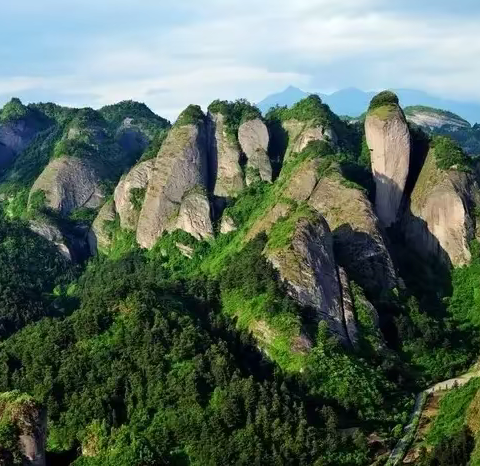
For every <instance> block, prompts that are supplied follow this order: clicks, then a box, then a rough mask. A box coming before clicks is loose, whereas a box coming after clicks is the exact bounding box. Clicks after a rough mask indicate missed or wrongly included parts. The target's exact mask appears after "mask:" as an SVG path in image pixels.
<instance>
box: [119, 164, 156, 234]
mask: <svg viewBox="0 0 480 466" xmlns="http://www.w3.org/2000/svg"><path fill="white" fill-rule="evenodd" d="M154 167H155V160H154V159H152V160H147V161H145V162H142V163H139V164H138V165H136V166H135V167H133V168H132V169H131V170H130V172H129V173H128V175H127V176H126V177H125V178H123V179H122V180H120V182H119V183H118V185H117V187H116V188H115V195H114V197H115V208H116V210H117V212H118V215H119V216H120V226H121V227H122V228H123V229H126V230H132V231H134V230H136V228H137V224H138V218H139V216H140V210H138V209H137V206H135V205H134V204H133V203H132V199H131V196H132V190H133V189H146V188H147V186H148V182H149V181H150V178H151V177H152V174H153V169H154Z"/></svg>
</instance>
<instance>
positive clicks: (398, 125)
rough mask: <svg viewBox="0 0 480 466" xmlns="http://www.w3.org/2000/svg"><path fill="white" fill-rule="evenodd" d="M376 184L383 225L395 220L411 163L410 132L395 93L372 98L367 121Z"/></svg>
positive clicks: (366, 132) (376, 206)
mask: <svg viewBox="0 0 480 466" xmlns="http://www.w3.org/2000/svg"><path fill="white" fill-rule="evenodd" d="M365 135H366V138H367V144H368V147H369V149H370V152H371V161H372V172H373V176H374V180H375V185H376V198H375V210H376V212H377V215H378V217H379V219H380V221H381V222H382V224H383V226H384V227H389V226H391V225H392V224H393V223H395V222H396V220H397V217H398V213H399V209H400V205H401V202H402V198H403V194H404V190H405V185H406V182H407V177H408V172H409V166H410V131H409V129H408V124H407V121H406V119H405V115H404V114H403V111H402V109H401V108H400V106H399V104H398V98H397V96H396V95H395V94H393V93H391V92H388V91H385V92H382V93H380V94H378V95H377V96H376V97H374V98H373V99H372V102H371V104H370V108H369V110H368V113H367V117H366V120H365Z"/></svg>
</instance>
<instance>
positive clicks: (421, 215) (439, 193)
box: [405, 149, 478, 266]
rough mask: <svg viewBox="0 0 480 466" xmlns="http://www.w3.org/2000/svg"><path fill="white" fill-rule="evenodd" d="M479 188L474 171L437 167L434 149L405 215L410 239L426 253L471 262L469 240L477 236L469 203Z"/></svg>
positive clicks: (447, 260)
mask: <svg viewBox="0 0 480 466" xmlns="http://www.w3.org/2000/svg"><path fill="white" fill-rule="evenodd" d="M473 191H477V192H478V187H477V186H476V183H475V181H474V180H473V177H472V175H470V174H467V173H464V172H460V171H457V170H455V169H450V170H441V169H439V168H438V167H437V164H436V160H435V155H434V149H431V150H430V152H429V154H428V156H427V158H426V160H425V163H424V166H423V168H422V171H421V172H420V175H419V177H418V180H417V183H416V185H415V188H414V190H413V192H412V195H411V203H410V212H408V213H407V214H406V217H405V236H406V240H407V243H408V244H409V245H410V246H411V247H413V248H414V249H415V250H416V251H417V252H418V253H419V254H421V255H422V256H423V257H428V256H433V257H436V258H438V259H440V260H441V261H442V262H444V263H447V264H450V263H451V264H453V265H455V266H460V265H465V264H468V263H469V262H470V259H471V254H470V250H469V248H468V244H469V242H470V241H471V240H472V239H473V238H474V237H475V228H474V221H473V219H472V218H471V216H470V214H469V208H468V206H469V205H470V204H471V202H472V198H473V197H474V196H475V195H474V193H473Z"/></svg>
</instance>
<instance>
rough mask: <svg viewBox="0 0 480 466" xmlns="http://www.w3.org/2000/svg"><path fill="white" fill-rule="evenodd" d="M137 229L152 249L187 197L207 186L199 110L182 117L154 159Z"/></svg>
mask: <svg viewBox="0 0 480 466" xmlns="http://www.w3.org/2000/svg"><path fill="white" fill-rule="evenodd" d="M153 170H154V173H153V175H152V177H151V178H150V181H149V183H148V188H147V192H146V195H145V201H144V203H143V205H142V210H141V212H140V217H139V220H138V227H137V241H138V243H139V244H140V245H141V246H142V247H146V248H151V247H152V246H153V245H154V244H155V242H156V240H157V239H158V238H159V237H160V236H161V235H162V233H163V232H164V231H165V230H167V229H168V228H169V227H171V226H172V224H175V223H176V221H177V217H178V213H179V211H180V208H181V204H182V201H183V199H184V196H185V194H187V193H188V192H189V191H190V190H192V189H194V188H196V187H201V188H206V187H207V184H208V159H207V130H206V125H205V116H204V115H203V113H202V111H201V109H200V107H196V106H190V107H188V108H187V109H186V110H185V111H184V112H183V113H182V114H181V115H180V117H179V119H178V120H177V122H176V123H175V125H174V127H173V128H172V130H171V131H170V133H169V135H168V136H167V138H166V140H165V142H164V143H163V145H162V148H161V149H160V152H159V154H158V155H157V158H156V160H155V167H154V169H153Z"/></svg>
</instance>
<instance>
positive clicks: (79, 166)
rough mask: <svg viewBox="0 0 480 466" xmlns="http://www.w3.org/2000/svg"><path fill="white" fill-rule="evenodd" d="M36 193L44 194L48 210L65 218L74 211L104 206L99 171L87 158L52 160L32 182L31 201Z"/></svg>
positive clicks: (65, 157)
mask: <svg viewBox="0 0 480 466" xmlns="http://www.w3.org/2000/svg"><path fill="white" fill-rule="evenodd" d="M37 191H43V192H44V193H45V198H46V203H47V206H48V207H50V208H51V209H53V210H56V211H57V212H60V213H61V214H62V215H65V216H66V215H68V214H69V213H70V212H71V211H72V210H74V209H78V208H80V207H89V208H93V209H96V208H98V207H100V206H101V205H102V203H103V189H102V187H101V177H100V176H99V170H98V168H97V166H96V164H95V163H94V162H92V161H90V160H88V159H86V158H82V159H79V158H75V157H67V156H64V157H60V158H57V159H54V160H52V161H51V162H50V163H49V164H48V165H47V167H46V168H45V169H44V170H43V172H42V174H41V175H40V176H39V177H38V178H37V180H36V181H35V183H34V185H33V187H32V189H31V191H30V198H31V196H32V194H33V193H35V192H37Z"/></svg>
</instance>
